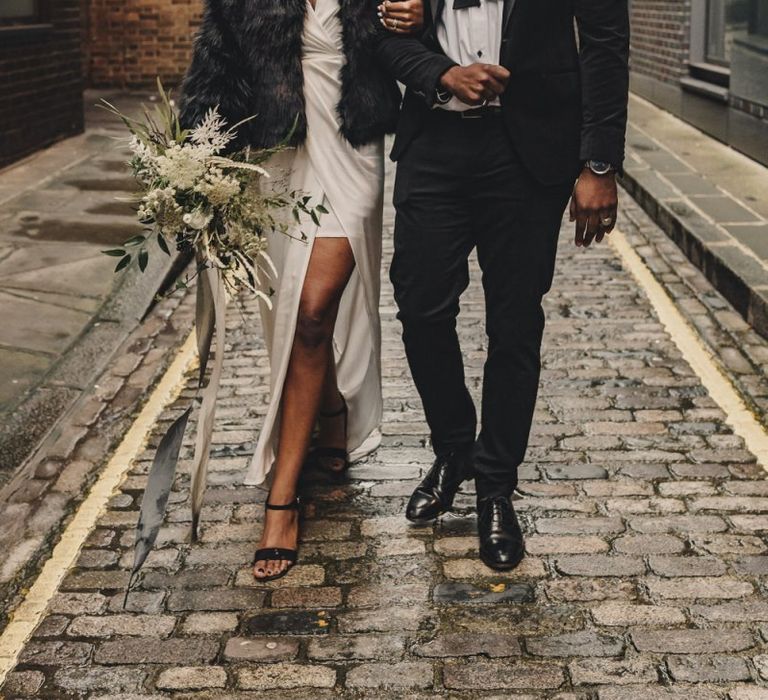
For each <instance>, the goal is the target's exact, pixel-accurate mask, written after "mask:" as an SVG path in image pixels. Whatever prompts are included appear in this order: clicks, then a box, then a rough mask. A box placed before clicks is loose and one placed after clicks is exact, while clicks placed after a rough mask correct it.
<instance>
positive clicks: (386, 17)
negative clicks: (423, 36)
mask: <svg viewBox="0 0 768 700" xmlns="http://www.w3.org/2000/svg"><path fill="white" fill-rule="evenodd" d="M378 9H379V22H381V24H382V25H383V26H384V27H385V28H386V29H388V30H389V31H390V32H393V33H394V34H415V33H416V32H420V31H421V30H422V28H423V27H424V2H423V0H396V1H393V0H384V2H383V3H382V4H381V5H379V8H378Z"/></svg>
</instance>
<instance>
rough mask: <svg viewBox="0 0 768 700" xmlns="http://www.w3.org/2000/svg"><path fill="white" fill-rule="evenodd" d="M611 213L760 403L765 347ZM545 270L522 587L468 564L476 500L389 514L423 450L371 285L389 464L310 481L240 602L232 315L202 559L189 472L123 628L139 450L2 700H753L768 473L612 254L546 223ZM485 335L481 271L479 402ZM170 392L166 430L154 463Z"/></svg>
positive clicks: (247, 513) (251, 343) (763, 666)
mask: <svg viewBox="0 0 768 700" xmlns="http://www.w3.org/2000/svg"><path fill="white" fill-rule="evenodd" d="M625 209H626V210H628V213H629V215H630V218H627V215H626V214H625V215H623V216H622V221H621V226H622V228H624V230H625V231H626V233H627V235H628V236H629V238H630V240H631V241H632V242H633V243H634V244H635V246H636V247H637V249H638V250H640V251H641V252H642V255H643V257H644V258H645V260H646V261H647V262H648V264H649V265H651V266H652V267H653V269H654V271H655V272H656V273H657V274H658V275H659V277H660V279H661V280H662V281H663V283H664V284H665V285H666V286H667V287H668V289H670V291H672V292H673V293H674V295H675V298H676V299H677V300H678V302H679V303H680V305H681V307H682V308H684V309H685V311H686V313H687V314H690V315H691V318H693V319H694V321H695V322H696V323H697V324H698V325H699V326H700V327H702V328H703V329H704V330H705V331H706V336H707V341H708V342H711V343H712V347H713V348H715V349H718V348H720V347H721V348H722V353H721V354H722V355H723V357H727V358H728V359H729V363H730V365H731V366H733V367H737V370H736V371H739V372H740V374H739V377H740V380H741V382H742V385H743V386H744V387H745V390H749V389H750V388H755V387H757V388H759V383H760V381H762V372H761V370H760V368H759V366H758V365H756V364H755V363H754V362H753V360H752V359H750V358H753V357H754V356H756V355H759V354H760V353H762V354H763V356H765V353H766V346H765V343H764V341H762V340H760V338H758V337H756V336H755V334H753V333H751V332H750V330H749V328H748V327H746V326H745V325H744V324H743V322H741V321H740V319H738V317H737V316H736V314H734V313H733V312H732V311H731V310H729V308H728V307H727V305H726V304H724V303H723V301H722V299H721V298H720V297H719V296H718V295H717V294H716V293H715V292H714V291H713V290H712V288H711V287H710V286H709V285H708V283H706V281H704V280H703V278H702V277H701V276H700V275H699V273H698V272H696V271H695V270H694V269H693V268H692V267H691V266H690V265H688V264H687V263H686V262H685V261H684V260H683V259H682V258H681V256H680V255H679V253H676V252H675V250H674V249H673V248H670V245H669V243H668V241H666V240H665V239H664V238H663V236H661V235H660V234H659V232H658V230H656V229H655V228H654V227H653V226H652V225H650V224H649V223H648V221H647V219H645V217H644V216H643V215H642V214H641V213H640V212H639V210H638V209H637V207H635V206H634V205H632V204H631V203H630V202H626V207H625ZM388 219H389V221H388V223H389V224H391V212H389V213H388ZM385 251H386V255H387V256H388V255H389V254H390V253H391V241H390V240H389V239H387V241H386V245H385ZM560 253H561V257H560V262H559V271H558V274H557V278H556V281H555V285H554V288H553V291H552V293H551V294H550V295H549V297H548V299H547V303H546V310H547V316H548V319H549V325H548V329H547V335H546V341H545V355H544V371H543V375H542V390H541V395H540V401H539V404H538V409H537V415H536V425H535V428H534V431H533V436H532V440H531V448H530V451H529V455H528V461H527V463H526V464H525V465H524V467H523V468H522V471H521V474H522V477H523V480H522V482H521V487H520V490H521V491H522V493H523V495H524V498H522V499H520V500H518V501H517V502H516V507H517V509H518V511H519V512H520V514H521V517H522V520H523V523H524V528H525V532H526V533H527V545H528V556H527V558H526V560H525V561H524V563H523V564H522V565H521V567H520V568H519V569H518V570H516V571H514V572H512V573H511V574H506V575H500V574H497V573H494V572H493V571H490V570H488V569H486V568H485V567H484V566H483V565H481V564H480V563H479V562H478V561H477V559H476V557H475V553H476V538H475V535H474V528H475V524H474V519H473V515H472V506H473V497H472V494H471V493H466V494H465V495H462V496H461V497H460V498H459V499H458V512H457V514H455V515H453V516H450V517H445V518H443V519H442V520H441V521H440V522H439V523H438V524H436V525H435V526H434V527H425V528H412V527H409V526H408V525H407V523H406V521H405V520H404V519H403V517H402V510H403V506H404V502H405V499H406V498H407V496H408V494H409V493H410V491H411V490H412V489H413V487H414V486H415V484H416V483H417V480H418V478H419V476H420V475H421V474H422V473H423V471H424V469H425V468H426V467H427V466H428V464H429V461H430V454H429V451H428V450H427V449H426V448H425V446H424V442H425V436H426V426H425V423H424V420H423V415H422V413H421V408H420V404H419V401H418V397H417V395H416V393H415V391H414V388H413V385H412V383H411V380H410V377H409V375H408V372H407V368H406V364H405V361H404V358H403V351H402V346H401V343H400V339H399V326H398V324H397V322H396V321H395V318H394V314H395V309H394V307H393V303H392V298H391V294H390V287H389V284H388V282H386V280H385V283H384V299H383V304H382V314H383V324H384V388H385V401H386V406H385V423H384V443H383V445H382V447H381V449H379V451H378V452H377V454H376V455H375V456H373V457H372V458H370V459H369V460H368V461H367V462H366V463H364V464H360V465H358V466H356V467H354V468H353V470H352V474H351V481H350V483H349V484H347V485H341V486H338V485H331V484H327V483H324V482H323V481H322V480H321V479H320V478H319V477H317V476H314V477H313V476H312V475H309V478H308V479H307V483H306V492H307V494H309V495H310V496H311V501H310V502H309V504H308V506H307V508H306V520H305V525H304V528H303V537H302V547H301V552H300V565H299V566H297V567H296V568H295V569H294V571H293V572H292V573H291V574H290V575H289V576H288V577H287V578H286V579H284V580H282V581H279V582H276V583H273V584H268V585H262V586H256V585H254V582H253V579H252V577H251V574H250V571H249V567H248V562H249V560H250V558H251V556H252V550H253V546H254V542H255V539H256V536H257V532H258V523H259V521H260V519H261V514H262V505H261V504H262V502H263V498H264V494H263V492H261V491H259V490H256V489H251V488H244V487H243V486H241V484H240V482H241V479H242V473H243V469H244V466H245V464H246V462H247V459H248V455H249V454H250V453H251V452H252V450H253V446H254V438H255V435H256V431H257V430H258V427H259V425H260V417H261V415H263V412H264V409H265V406H266V398H267V358H266V354H265V351H264V348H263V345H262V343H261V341H260V336H259V331H258V317H257V313H256V306H255V304H249V306H248V309H247V313H246V315H245V317H244V318H241V317H240V315H239V314H238V313H236V312H233V313H232V314H231V318H230V320H231V324H232V328H233V330H232V333H231V336H230V338H231V347H229V348H228V349H227V357H226V363H225V368H226V376H225V378H224V381H223V388H222V395H221V403H220V412H219V419H218V426H217V431H216V438H215V446H214V459H213V461H212V465H211V487H210V490H209V493H208V499H207V506H206V508H205V511H204V523H205V525H204V532H203V537H202V543H201V544H199V545H195V546H190V545H189V544H187V535H188V528H189V507H188V503H187V498H188V478H187V476H186V475H183V476H182V477H180V478H179V479H178V482H177V484H176V487H175V491H174V493H173V496H172V499H171V500H172V504H171V507H170V515H169V523H168V525H167V527H165V529H164V531H163V533H162V537H161V541H160V544H159V548H158V550H157V551H156V552H155V553H154V554H153V555H152V556H151V558H150V560H149V561H148V563H147V566H146V568H145V571H144V573H143V575H142V577H141V579H140V583H139V586H138V590H137V591H136V592H135V593H133V594H132V596H131V598H130V602H129V607H128V610H127V611H124V610H123V609H122V607H121V603H122V589H123V586H124V585H125V583H126V581H127V569H128V566H129V564H130V561H131V550H130V547H131V545H132V542H133V530H132V528H133V526H134V524H135V521H136V516H137V508H138V499H139V497H140V493H141V489H142V488H143V486H144V480H145V473H146V470H147V467H148V465H149V461H150V460H151V457H152V454H153V452H152V449H151V446H150V448H149V449H147V450H146V451H145V452H144V453H143V454H142V455H141V458H140V460H139V461H138V462H137V463H136V464H135V465H134V467H133V468H132V471H131V473H130V476H129V478H128V480H127V481H126V482H125V484H124V486H123V487H122V489H121V491H120V493H119V494H117V495H116V496H115V497H114V498H113V499H112V502H111V504H110V508H109V510H108V512H107V513H106V514H105V515H104V516H103V517H102V518H101V520H100V521H99V524H98V527H97V529H96V530H95V531H94V532H93V533H92V535H91V536H90V538H89V540H88V542H87V544H86V547H85V548H84V549H83V551H82V553H81V555H80V557H79V560H78V563H77V568H75V569H73V570H72V571H71V572H70V573H69V575H68V576H67V578H66V579H65V581H64V584H63V585H62V587H61V591H60V592H59V593H58V594H57V595H56V596H55V598H54V599H53V600H52V602H51V605H50V609H49V611H48V613H47V615H46V616H45V619H44V620H43V622H42V623H41V625H40V626H39V628H38V630H37V632H36V633H35V635H34V638H33V639H32V641H31V642H30V643H29V644H28V645H27V646H26V648H25V649H24V651H23V654H22V657H21V659H20V661H19V663H18V665H17V667H16V669H15V670H14V672H13V673H12V674H11V675H10V676H9V679H8V681H7V683H6V685H5V687H4V688H3V690H2V692H3V693H5V696H6V697H8V698H22V697H38V698H86V697H87V698H105V699H106V698H109V699H110V700H120V699H123V700H128V699H129V698H131V699H133V698H136V699H139V698H142V699H144V700H148V699H149V698H165V697H173V698H200V699H203V698H211V699H213V698H221V699H222V700H223V699H224V698H227V699H228V700H230V699H234V700H237V699H240V698H242V699H243V700H245V699H246V698H248V699H251V698H254V699H255V698H270V700H274V699H279V698H291V699H292V700H296V699H299V698H331V697H334V698H350V699H351V698H381V699H384V698H392V699H394V698H409V699H410V698H417V699H418V698H437V697H442V698H467V699H470V698H472V699H473V698H499V699H500V698H516V699H517V700H520V699H521V698H526V699H528V700H530V699H531V698H557V699H558V700H587V698H589V699H594V698H599V700H657V699H662V698H664V699H666V698H685V699H687V700H693V699H696V700H715V699H720V700H723V699H725V698H728V699H729V700H763V699H765V698H768V687H767V685H768V684H767V681H768V652H767V651H766V645H767V642H768V600H766V595H767V594H768V591H767V590H766V583H765V574H766V573H767V572H768V556H766V549H767V548H766V541H765V536H766V528H768V525H767V523H766V513H768V479H766V473H765V472H764V471H763V470H762V468H761V467H760V466H759V465H757V464H756V463H755V460H754V458H753V456H752V455H751V454H750V453H749V452H748V451H746V450H745V449H744V446H743V444H742V441H741V439H740V438H738V437H736V436H734V435H733V434H732V433H731V431H730V430H729V428H728V427H727V426H726V425H725V424H724V422H723V420H724V414H723V413H722V411H721V410H720V409H719V408H718V407H717V406H716V405H715V404H714V402H713V401H712V400H711V399H710V398H709V397H708V395H707V394H706V392H705V390H704V388H703V387H702V385H701V382H700V379H699V378H698V377H697V376H696V375H695V374H694V373H693V372H692V370H691V369H690V367H689V366H688V365H687V364H686V363H685V362H684V361H683V359H682V357H681V355H680V353H679V351H678V349H677V348H676V347H675V346H674V345H673V343H672V342H671V340H670V338H669V336H668V335H667V333H666V332H665V331H664V329H663V328H662V326H661V325H660V323H659V322H658V320H657V319H656V317H655V316H654V314H653V313H652V311H651V308H650V305H649V303H648V301H647V299H646V298H645V296H644V295H643V293H642V291H641V289H640V288H639V287H638V285H637V283H636V282H635V281H634V279H633V278H632V277H631V276H630V275H629V273H628V272H627V271H626V270H624V269H623V268H622V265H621V264H620V261H619V259H618V258H617V256H616V254H615V252H614V250H613V249H612V248H611V247H609V246H602V247H597V248H591V249H589V250H586V251H577V250H575V249H574V248H573V246H572V244H571V232H570V229H569V228H564V234H563V241H562V243H561V248H560ZM476 272H477V270H475V273H476ZM482 331H483V306H482V302H481V293H480V286H479V283H478V276H477V274H475V280H474V282H473V285H472V286H471V288H470V290H469V291H468V292H467V294H466V296H465V299H464V304H463V310H462V316H461V324H460V332H461V335H462V339H463V344H464V345H463V347H464V353H465V357H466V362H467V367H468V380H469V382H470V383H471V385H472V387H473V390H474V393H475V395H477V389H478V387H479V383H480V376H481V372H482V360H483V354H484V348H485V337H484V334H483V332H482ZM734 339H738V343H737V342H736V341H735V340H734ZM718 344H719V345H718ZM739 346H743V349H745V352H743V351H742V347H739ZM737 358H739V359H740V363H739V362H737ZM749 377H756V378H757V379H756V381H754V382H751V381H749ZM758 380H759V381H758ZM189 386H190V387H191V386H192V377H190V385H189ZM190 396H191V389H188V390H187V391H186V392H185V393H184V395H183V396H182V397H181V398H180V399H179V400H178V401H177V403H176V404H175V405H174V406H173V407H172V408H171V409H170V410H168V411H166V413H165V415H164V417H163V421H162V424H161V425H159V426H158V430H157V431H156V433H155V438H154V440H153V442H156V440H157V436H158V434H159V432H160V430H161V429H162V428H163V427H165V426H167V424H168V421H170V420H171V418H172V417H173V416H174V415H176V414H177V413H178V412H179V410H181V409H182V407H183V406H184V405H186V402H187V401H188V400H189V398H190ZM190 446H191V445H190V444H187V447H186V449H187V455H188V454H189V449H190Z"/></svg>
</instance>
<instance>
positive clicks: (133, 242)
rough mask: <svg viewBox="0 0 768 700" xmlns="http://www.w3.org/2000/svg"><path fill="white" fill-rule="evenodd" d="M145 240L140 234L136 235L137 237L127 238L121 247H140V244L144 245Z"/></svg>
mask: <svg viewBox="0 0 768 700" xmlns="http://www.w3.org/2000/svg"><path fill="white" fill-rule="evenodd" d="M146 240H147V238H146V236H142V235H141V234H138V235H137V236H133V238H129V239H128V240H127V241H126V242H125V243H123V245H126V246H128V245H140V244H141V243H144V241H146Z"/></svg>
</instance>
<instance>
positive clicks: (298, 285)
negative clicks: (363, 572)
mask: <svg viewBox="0 0 768 700" xmlns="http://www.w3.org/2000/svg"><path fill="white" fill-rule="evenodd" d="M339 2H340V0H307V8H306V15H305V21H304V31H303V36H302V45H303V48H302V57H301V67H302V74H303V80H304V83H303V87H304V100H305V110H306V120H307V137H306V141H305V142H304V144H303V145H301V146H299V147H298V148H296V149H291V150H287V151H283V152H281V153H279V154H278V155H277V156H275V157H274V158H273V159H272V162H271V163H270V164H268V167H269V169H270V171H271V174H272V177H273V179H274V180H275V181H276V183H277V182H282V184H283V185H287V186H288V188H289V189H290V190H300V191H303V192H305V193H307V194H309V195H311V197H312V204H314V205H316V204H319V203H322V205H323V206H324V208H325V209H326V210H327V212H328V213H326V214H322V215H321V216H320V224H319V226H316V225H312V224H311V223H310V224H309V225H308V224H307V222H304V223H303V224H302V226H301V228H300V229H297V230H296V231H295V235H294V236H291V237H289V236H285V235H283V234H275V235H274V236H273V237H272V239H271V240H270V255H271V257H272V260H273V261H274V262H275V265H276V267H277V269H278V273H279V277H278V279H277V281H276V286H277V289H276V292H275V294H274V296H273V298H272V302H273V306H272V309H271V310H270V309H267V308H266V307H263V309H262V312H263V313H262V318H263V320H264V324H263V325H264V328H265V338H266V342H267V347H268V350H269V357H270V368H271V376H270V389H271V397H270V403H269V407H268V409H267V413H266V417H265V420H264V425H263V427H262V430H261V433H260V436H259V440H258V445H257V447H256V450H255V453H254V455H253V459H252V460H251V463H250V466H249V469H248V473H247V475H246V479H245V483H247V484H261V483H263V482H264V481H268V482H269V486H270V493H269V498H268V505H267V510H266V516H265V524H264V530H263V533H262V536H261V541H260V543H259V545H258V550H257V552H256V555H255V557H254V576H255V577H256V578H257V579H258V580H272V579H275V578H278V577H280V576H282V575H284V574H285V573H287V571H288V569H289V568H290V567H291V566H292V564H293V563H294V562H295V560H296V549H297V542H298V499H297V498H296V491H297V482H298V479H299V475H300V472H301V469H302V467H303V465H304V464H305V463H306V462H307V457H308V455H309V458H310V460H311V461H312V462H313V463H314V464H315V465H316V466H317V467H318V468H320V469H323V470H325V471H326V472H327V473H328V474H329V475H331V476H336V477H338V476H340V475H342V474H343V473H344V472H345V470H346V469H347V467H348V466H349V463H350V461H352V460H354V459H356V458H359V457H360V456H362V455H364V454H366V453H368V452H370V451H372V450H374V449H375V448H376V447H377V446H378V444H379V440H380V434H379V432H378V429H379V425H380V422H381V415H382V397H381V361H380V359H381V358H380V344H381V334H380V325H379V314H378V305H379V274H380V262H381V229H382V200H383V179H384V152H383V139H377V140H375V141H374V142H372V143H370V144H368V145H364V146H361V147H358V148H355V147H353V146H352V145H351V144H350V143H349V142H348V141H347V140H346V139H344V138H343V137H342V136H341V134H340V118H339V114H338V109H337V106H338V104H339V100H340V96H341V89H342V81H341V77H340V76H341V72H342V69H343V67H344V62H345V56H344V52H343V45H342V24H341V21H340V19H339ZM381 12H382V15H383V20H382V23H384V24H385V26H387V25H388V26H389V27H390V28H393V29H397V31H398V32H399V33H404V32H407V31H408V30H410V29H411V28H414V29H418V28H419V27H420V25H421V17H422V6H421V4H420V3H414V2H397V3H387V4H386V7H384V6H382V8H381ZM404 28H405V29H404ZM302 234H303V235H305V236H306V240H301V238H302ZM316 424H317V425H319V434H318V441H317V447H316V448H315V449H314V450H313V452H312V453H311V454H310V453H309V447H310V440H311V435H312V432H313V429H314V427H315V425H316Z"/></svg>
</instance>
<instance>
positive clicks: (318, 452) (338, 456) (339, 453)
mask: <svg viewBox="0 0 768 700" xmlns="http://www.w3.org/2000/svg"><path fill="white" fill-rule="evenodd" d="M339 396H340V397H341V403H342V406H341V408H340V409H339V410H338V411H332V412H330V413H325V412H324V411H320V414H319V415H320V416H321V417H322V418H336V417H338V416H342V415H343V416H344V436H345V437H346V435H347V424H348V422H349V409H348V408H347V402H346V401H345V400H344V397H343V396H341V394H340V395H339ZM331 459H333V460H340V461H342V462H343V465H342V466H341V468H339V469H334V468H333V467H328V466H326V465H324V464H323V462H324V460H331ZM311 460H312V464H313V465H314V466H316V467H317V468H319V469H322V470H323V471H324V472H326V473H328V474H331V475H333V476H334V477H336V478H343V477H344V476H345V474H346V472H347V470H348V469H349V466H350V461H349V453H348V452H347V450H346V449H345V448H343V447H315V449H314V450H312V454H311Z"/></svg>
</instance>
